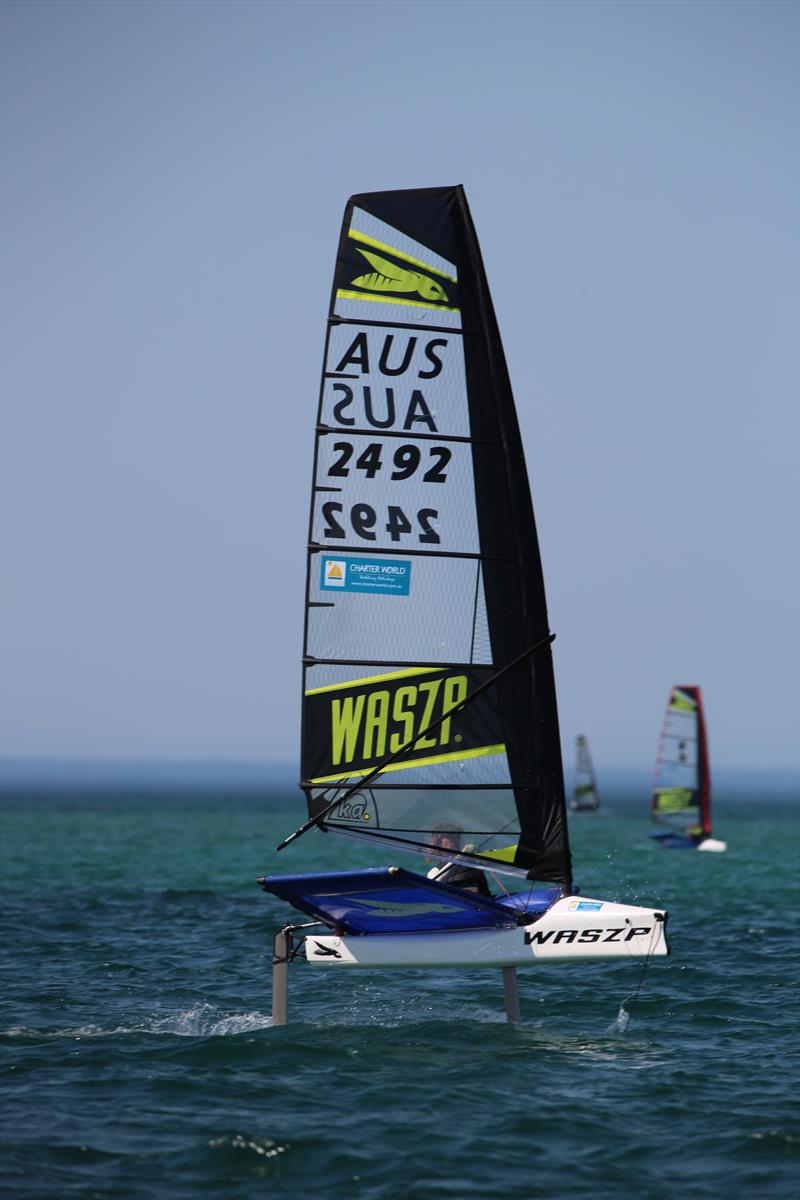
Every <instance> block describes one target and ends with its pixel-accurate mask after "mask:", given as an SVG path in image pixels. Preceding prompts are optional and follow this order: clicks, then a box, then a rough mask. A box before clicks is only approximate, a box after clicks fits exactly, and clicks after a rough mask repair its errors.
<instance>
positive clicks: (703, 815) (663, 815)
mask: <svg viewBox="0 0 800 1200" xmlns="http://www.w3.org/2000/svg"><path fill="white" fill-rule="evenodd" d="M650 804H651V810H652V816H653V820H654V821H655V822H656V823H657V824H658V825H659V828H658V829H656V830H654V831H653V832H652V833H651V834H650V836H651V837H653V838H655V839H656V841H658V843H659V844H660V845H661V846H664V847H665V848H666V849H668V850H710V851H722V850H726V849H727V844H726V843H725V842H720V841H718V840H717V838H713V837H712V836H711V773H710V771H709V766H708V743H707V741H706V723H705V717H704V715H703V698H702V696H701V695H700V688H699V687H691V686H687V685H685V684H682V685H681V686H679V687H674V688H673V689H672V691H671V692H670V694H669V700H668V701H667V708H666V712H665V714H664V721H663V724H662V726H661V737H660V739H659V743H658V754H657V755H656V773H655V779H654V781H653V791H652V795H651V800H650Z"/></svg>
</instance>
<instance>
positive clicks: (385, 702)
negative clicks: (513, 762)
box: [305, 667, 505, 783]
mask: <svg viewBox="0 0 800 1200" xmlns="http://www.w3.org/2000/svg"><path fill="white" fill-rule="evenodd" d="M480 682H482V680H481V678H480V675H479V671H478V669H475V668H470V670H468V671H467V670H451V669H447V670H444V669H430V668H427V667H413V668H409V669H406V670H405V671H398V672H392V673H390V674H387V675H378V676H374V677H372V678H370V679H357V680H354V681H351V682H347V683H341V684H334V685H329V686H326V687H322V688H312V689H310V690H309V691H307V692H306V696H305V717H306V725H307V731H308V737H307V739H306V744H307V746H308V747H309V748H312V760H311V762H310V763H309V764H308V765H309V767H310V770H309V773H308V778H310V780H311V782H313V783H325V782H328V781H331V780H335V779H347V778H351V777H353V776H357V775H362V774H366V773H367V772H368V771H371V770H372V769H373V768H375V767H377V766H380V765H381V764H382V763H383V761H384V760H385V759H386V758H388V757H390V756H397V757H396V759H395V761H393V762H391V763H389V764H388V765H387V767H386V770H387V771H399V770H403V769H407V768H409V767H415V766H421V765H424V764H431V763H444V762H449V761H453V762H455V761H458V760H461V759H465V758H474V757H476V756H478V755H488V754H499V753H502V752H503V751H504V750H505V746H504V745H503V744H502V730H501V726H500V721H499V718H498V715H497V713H496V711H495V704H494V700H493V698H492V697H491V695H490V694H489V693H485V694H484V695H482V696H479V697H478V699H477V700H476V701H474V702H471V703H470V704H468V705H467V706H466V707H464V708H461V707H459V706H460V705H461V704H462V702H463V701H464V700H465V699H466V697H467V696H468V695H469V693H470V692H472V691H474V690H475V688H476V687H477V686H478V685H479V683H480ZM489 692H491V689H489Z"/></svg>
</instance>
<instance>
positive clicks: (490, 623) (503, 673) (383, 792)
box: [302, 187, 571, 886]
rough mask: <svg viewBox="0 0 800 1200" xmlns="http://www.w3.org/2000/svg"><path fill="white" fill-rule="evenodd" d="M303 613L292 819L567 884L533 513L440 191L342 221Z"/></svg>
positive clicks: (450, 200)
mask: <svg viewBox="0 0 800 1200" xmlns="http://www.w3.org/2000/svg"><path fill="white" fill-rule="evenodd" d="M306 601H307V608H306V622H305V645H304V654H303V676H304V678H303V735H302V779H303V784H302V786H303V787H304V789H305V791H306V795H307V798H308V803H309V813H310V816H311V817H320V815H321V814H323V815H324V827H325V828H326V829H327V830H330V831H335V832H338V833H355V834H357V835H358V836H362V837H363V836H366V837H370V838H373V839H375V840H376V841H380V840H381V839H382V840H384V841H386V842H389V843H391V844H394V845H396V844H399V843H403V842H405V843H406V844H407V845H408V846H409V848H413V849H415V850H417V851H420V849H422V850H424V851H430V852H431V853H434V854H435V853H436V838H437V833H438V832H440V831H441V830H443V829H447V830H448V831H450V832H455V833H457V834H458V836H459V837H460V838H461V839H462V843H463V842H464V839H466V838H469V842H470V846H469V849H467V848H466V847H464V854H465V856H469V857H471V858H474V859H477V860H480V859H481V856H482V855H484V856H485V857H486V859H487V861H490V862H492V863H493V864H495V866H498V869H499V868H500V867H502V868H503V869H509V870H512V871H513V872H515V873H527V874H529V875H530V876H531V877H532V878H538V879H542V880H546V881H552V882H555V883H560V884H563V885H565V886H569V885H570V881H571V873H570V856H569V846H568V838H567V828H566V814H565V804H564V790H563V773H562V768H561V757H560V745H559V737H558V717H557V711H556V698H555V685H554V680H553V669H552V658H551V651H550V644H549V643H550V634H549V627H548V620H547V611H546V603H545V595H544V583H543V579H542V572H541V565H540V561H539V550H538V542H537V537H536V529H535V524H534V518H533V508H532V505H531V500H530V491H529V487H528V479H527V472H526V469H525V462H524V454H523V449H522V443H521V438H520V434H519V428H518V424H517V418H516V412H515V409H514V403H513V398H512V394H511V387H510V383H509V380H508V373H507V370H506V365H505V360H504V356H503V351H502V346H501V343H500V337H499V332H498V330H497V324H496V320H495V316H494V309H493V306H492V302H491V297H490V295H489V290H488V285H487V283H486V277H485V271H484V268H483V263H482V260H481V256H480V250H479V248H478V243H477V238H476V236H475V232H474V227H473V225H472V220H471V217H470V214H469V210H468V207H467V203H466V198H465V196H464V192H463V189H462V188H460V187H449V188H432V189H418V190H412V191H405V192H378V193H369V194H363V195H359V196H355V197H353V198H352V199H351V200H350V201H349V203H348V205H347V207H346V210H345V216H344V221H343V226H342V232H341V236H340V242H339V252H338V256H337V263H336V271H335V278H334V283H333V288H332V295H331V308H330V313H329V323H328V329H327V334H326V339H325V359H324V364H323V373H322V382H321V389H320V400H319V412H318V418H317V427H316V444H315V453H314V478H313V481H312V501H311V513H310V521H309V538H308V568H307V585H306ZM522 659H524V661H518V660H522ZM365 668H366V669H367V670H369V669H370V668H376V670H375V672H374V673H370V674H367V675H365V674H364V669H365ZM400 779H402V781H403V782H402V783H398V786H394V787H393V786H392V781H393V780H394V781H399V780H400ZM360 781H363V782H364V790H363V792H359V791H358V786H359V782H360ZM331 786H334V787H339V788H340V789H341V792H342V798H341V802H340V803H337V805H335V806H334V807H333V808H330V805H331V798H330V788H331ZM373 788H374V790H373ZM329 808H330V811H329ZM510 846H511V848H509V847H510Z"/></svg>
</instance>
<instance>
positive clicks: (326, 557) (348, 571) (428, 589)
mask: <svg viewBox="0 0 800 1200" xmlns="http://www.w3.org/2000/svg"><path fill="white" fill-rule="evenodd" d="M374 561H375V560H373V559H371V558H370V557H368V556H367V555H364V556H362V555H355V554H342V555H337V554H335V552H328V551H324V552H315V553H314V554H312V556H311V564H310V568H309V599H310V600H311V602H312V607H311V608H310V609H309V615H308V632H307V649H308V653H309V654H310V655H312V656H313V657H315V658H338V659H344V660H349V659H366V660H370V661H374V660H381V659H386V658H388V659H390V660H391V661H392V662H398V663H402V662H414V661H417V662H428V663H448V662H484V663H488V662H491V657H490V654H491V643H490V642H489V640H488V630H486V632H485V634H483V635H482V637H481V650H480V651H479V650H478V647H477V646H476V645H475V644H474V640H473V639H474V636H475V635H474V632H473V625H474V624H475V616H474V613H473V609H474V601H475V586H476V576H477V575H478V571H479V564H478V563H477V561H476V560H475V559H471V558H442V559H436V558H430V557H427V556H425V557H423V556H421V555H409V556H408V557H407V558H405V557H402V556H394V555H392V556H391V557H389V556H385V557H384V559H383V562H382V563H380V564H379V565H380V566H381V567H385V569H387V570H389V571H397V570H398V569H401V568H405V573H406V575H407V577H408V578H407V580H406V579H404V578H403V577H401V580H400V583H399V584H398V586H397V587H395V588H394V589H393V590H380V589H378V590H374V589H375V588H376V574H375V573H373V572H367V578H366V580H364V578H363V577H364V574H365V571H364V569H363V568H364V567H368V566H370V565H371V564H373V562H374ZM331 562H333V563H338V564H340V575H341V579H342V585H341V586H340V585H339V581H338V580H337V579H334V580H333V581H329V580H328V578H327V573H328V571H329V569H330V568H329V564H330V563H331ZM353 577H354V578H353ZM396 578H397V577H396V576H395V577H394V579H396ZM390 582H392V577H390ZM404 589H405V590H404ZM443 597H444V598H445V600H444V601H443ZM318 606H324V607H318ZM481 614H482V628H485V624H486V618H485V606H484V608H483V609H482V610H481Z"/></svg>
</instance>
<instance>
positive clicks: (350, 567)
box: [319, 555, 411, 596]
mask: <svg viewBox="0 0 800 1200" xmlns="http://www.w3.org/2000/svg"><path fill="white" fill-rule="evenodd" d="M319 586H320V588H321V589H322V590H323V592H378V593H382V594H383V595H389V596H407V595H408V594H409V589H410V587H411V563H410V562H404V561H402V560H400V559H396V558H329V557H328V556H327V555H326V556H323V559H322V564H321V568H320V580H319Z"/></svg>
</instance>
